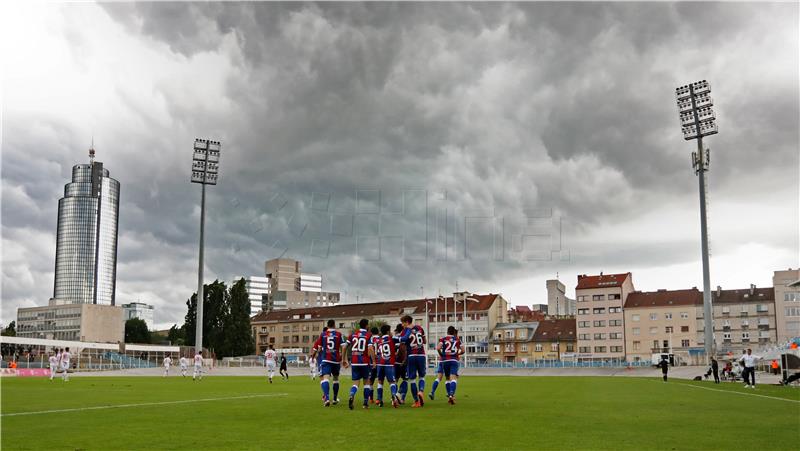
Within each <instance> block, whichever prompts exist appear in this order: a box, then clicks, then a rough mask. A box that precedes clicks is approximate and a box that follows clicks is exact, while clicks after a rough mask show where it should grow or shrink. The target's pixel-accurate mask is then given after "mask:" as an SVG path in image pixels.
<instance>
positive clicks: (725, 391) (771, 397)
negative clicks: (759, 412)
mask: <svg viewBox="0 0 800 451" xmlns="http://www.w3.org/2000/svg"><path fill="white" fill-rule="evenodd" d="M676 385H683V386H684V387H692V388H702V389H703V390H711V391H718V392H721V393H733V394H735V395H745V396H757V397H759V398H768V399H777V400H778V401H789V402H793V403H799V404H800V401H797V400H795V399H788V398H778V397H776V396H767V395H759V394H756V393H742V392H740V391H732V390H720V389H718V388H711V387H701V386H699V385H691V384H681V383H680V382H678V383H676Z"/></svg>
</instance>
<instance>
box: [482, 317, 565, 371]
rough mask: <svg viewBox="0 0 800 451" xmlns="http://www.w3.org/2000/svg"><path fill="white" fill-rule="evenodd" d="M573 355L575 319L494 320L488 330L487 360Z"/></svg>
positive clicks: (517, 361)
mask: <svg viewBox="0 0 800 451" xmlns="http://www.w3.org/2000/svg"><path fill="white" fill-rule="evenodd" d="M574 358H575V320H574V319H571V318H565V319H547V320H543V321H528V322H520V323H505V324H502V323H501V324H498V325H497V327H495V329H494V331H493V332H492V342H491V351H490V361H491V362H493V363H496V364H499V363H515V364H523V365H526V364H529V363H534V362H535V361H537V360H562V359H570V360H571V359H574Z"/></svg>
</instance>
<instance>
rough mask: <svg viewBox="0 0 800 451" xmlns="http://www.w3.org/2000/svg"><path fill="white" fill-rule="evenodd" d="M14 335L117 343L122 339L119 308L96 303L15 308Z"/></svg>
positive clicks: (123, 325) (51, 302)
mask: <svg viewBox="0 0 800 451" xmlns="http://www.w3.org/2000/svg"><path fill="white" fill-rule="evenodd" d="M17 336H18V337H27V338H42V339H48V340H79V341H94V342H105V343H118V342H124V340H125V323H124V321H123V308H122V307H119V306H113V305H100V304H87V303H77V304H63V303H56V302H55V300H53V299H51V300H50V304H49V305H47V306H45V307H26V308H19V309H17Z"/></svg>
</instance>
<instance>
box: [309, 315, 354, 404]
mask: <svg viewBox="0 0 800 451" xmlns="http://www.w3.org/2000/svg"><path fill="white" fill-rule="evenodd" d="M335 326H336V322H335V321H334V320H332V319H330V320H328V330H326V331H324V332H322V334H320V336H319V338H317V341H316V342H315V343H314V348H315V349H317V350H318V352H319V355H318V356H317V359H318V360H320V361H321V362H322V363H321V364H320V382H319V384H320V387H321V388H322V399H323V401H324V405H325V407H328V406H330V405H331V400H330V397H329V396H328V394H329V392H330V383H331V382H330V379H331V378H333V403H334V404H338V403H339V369H340V367H341V364H342V356H343V355H344V352H343V351H344V349H345V347H346V346H347V342H346V341H345V340H344V337H343V336H342V333H341V332H339V331H338V330H336V329H334V327H335Z"/></svg>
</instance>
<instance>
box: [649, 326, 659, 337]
mask: <svg viewBox="0 0 800 451" xmlns="http://www.w3.org/2000/svg"><path fill="white" fill-rule="evenodd" d="M657 333H658V327H651V328H650V335H655V334H657Z"/></svg>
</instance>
